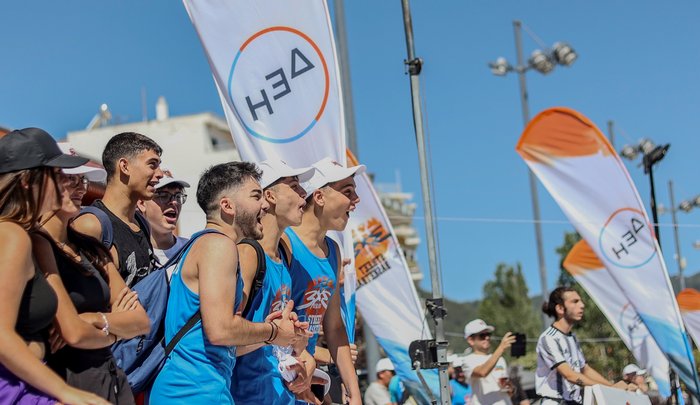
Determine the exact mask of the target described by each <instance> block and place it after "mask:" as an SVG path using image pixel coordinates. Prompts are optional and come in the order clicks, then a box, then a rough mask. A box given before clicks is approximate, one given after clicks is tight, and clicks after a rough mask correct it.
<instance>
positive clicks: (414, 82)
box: [401, 0, 450, 405]
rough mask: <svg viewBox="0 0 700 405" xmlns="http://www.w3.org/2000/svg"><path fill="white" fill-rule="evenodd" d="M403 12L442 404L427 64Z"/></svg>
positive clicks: (445, 399) (404, 2) (445, 398)
mask: <svg viewBox="0 0 700 405" xmlns="http://www.w3.org/2000/svg"><path fill="white" fill-rule="evenodd" d="M401 6H402V9H403V22H404V31H405V33H406V50H407V53H408V59H407V60H406V61H405V63H406V66H407V68H408V74H409V76H410V79H411V99H412V102H413V124H414V126H415V131H416V143H417V144H418V161H419V164H420V178H421V188H422V189H423V210H424V212H425V227H426V234H427V239H428V260H429V263H430V281H431V285H432V299H429V300H426V306H427V307H428V309H429V310H430V312H431V314H432V316H433V320H434V321H435V340H436V343H437V361H438V363H439V368H438V375H439V380H440V403H441V404H443V405H449V404H450V391H449V378H448V375H447V341H446V340H445V328H444V324H443V319H444V317H445V311H444V306H443V302H442V286H441V284H440V269H439V268H438V260H437V243H436V239H435V225H434V222H433V205H432V199H431V192H430V183H429V180H428V179H429V174H428V164H427V154H426V145H425V137H424V132H423V112H422V110H421V98H420V81H419V78H418V76H419V75H420V71H421V67H422V65H423V61H422V60H421V59H420V58H416V56H415V50H414V44H413V22H412V21H411V10H410V6H409V4H408V0H401Z"/></svg>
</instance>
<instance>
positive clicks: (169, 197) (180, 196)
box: [153, 191, 187, 205]
mask: <svg viewBox="0 0 700 405" xmlns="http://www.w3.org/2000/svg"><path fill="white" fill-rule="evenodd" d="M173 200H175V202H177V203H178V204H180V205H183V204H185V201H187V194H185V193H175V194H172V193H169V192H167V191H159V192H157V193H155V194H153V201H155V202H156V203H158V204H168V203H169V202H170V201H173Z"/></svg>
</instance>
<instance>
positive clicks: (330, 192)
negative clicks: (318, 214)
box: [314, 177, 360, 231]
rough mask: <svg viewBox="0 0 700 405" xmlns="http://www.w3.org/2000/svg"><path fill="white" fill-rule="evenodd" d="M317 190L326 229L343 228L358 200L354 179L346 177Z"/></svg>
mask: <svg viewBox="0 0 700 405" xmlns="http://www.w3.org/2000/svg"><path fill="white" fill-rule="evenodd" d="M317 191H318V192H320V193H322V196H321V197H322V198H321V200H322V204H323V220H324V221H325V222H326V224H327V229H328V230H331V231H343V230H345V226H346V225H347V224H348V219H350V212H352V211H354V210H355V207H357V204H358V203H359V202H360V197H359V196H358V195H357V192H356V190H355V179H354V178H353V177H348V178H345V179H343V180H339V181H336V182H334V183H330V184H328V185H327V186H325V187H322V188H321V189H319V190H317ZM314 193H316V191H315V192H314Z"/></svg>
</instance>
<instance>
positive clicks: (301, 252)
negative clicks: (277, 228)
mask: <svg viewBox="0 0 700 405" xmlns="http://www.w3.org/2000/svg"><path fill="white" fill-rule="evenodd" d="M313 167H314V169H315V170H314V172H313V176H312V177H311V179H310V180H309V181H308V182H306V183H304V184H303V187H304V190H305V191H306V193H307V202H306V206H305V207H304V214H303V216H302V221H301V225H299V226H296V227H292V228H288V229H287V230H286V231H285V236H284V237H283V240H284V241H285V243H288V245H289V246H290V247H291V251H292V263H291V266H290V274H291V276H292V299H293V300H294V303H295V311H296V313H297V315H298V316H299V320H300V321H306V322H309V332H311V333H313V334H314V335H313V337H311V338H309V343H308V345H307V350H308V351H309V352H310V353H312V354H313V353H315V351H316V341H317V340H318V333H319V332H320V331H321V328H323V333H324V335H325V338H326V341H327V342H328V350H329V352H330V355H331V357H332V359H333V361H334V362H335V364H336V366H337V367H338V371H339V372H340V376H341V378H342V380H343V383H344V384H345V388H346V390H347V393H348V394H349V396H350V403H351V404H353V405H354V404H361V403H362V396H361V393H360V388H359V386H358V383H357V374H356V372H355V366H354V364H353V361H352V354H351V351H350V345H349V344H348V336H347V332H346V331H345V326H344V325H343V320H342V318H341V315H340V293H339V290H338V272H339V271H340V268H341V262H342V259H341V257H340V250H339V249H338V245H337V244H336V243H335V242H333V240H332V239H330V238H329V237H327V236H326V233H327V232H328V231H343V230H344V229H345V226H346V225H347V223H348V219H349V217H350V212H351V211H353V210H354V209H355V207H356V206H357V204H358V203H359V202H360V197H358V195H357V193H356V192H355V180H354V178H353V177H354V176H355V175H356V174H359V173H362V172H363V171H364V170H365V167H364V166H362V165H360V166H354V167H344V166H342V165H340V164H338V163H337V162H334V161H333V160H332V159H330V158H326V159H322V160H320V161H318V162H316V163H314V165H313Z"/></svg>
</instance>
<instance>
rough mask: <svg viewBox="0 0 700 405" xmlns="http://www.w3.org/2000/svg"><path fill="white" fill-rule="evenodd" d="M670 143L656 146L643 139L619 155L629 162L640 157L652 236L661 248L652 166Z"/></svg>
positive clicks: (661, 157)
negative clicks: (648, 191)
mask: <svg viewBox="0 0 700 405" xmlns="http://www.w3.org/2000/svg"><path fill="white" fill-rule="evenodd" d="M670 147H671V144H670V143H667V144H665V145H656V144H654V142H652V141H651V140H649V139H646V138H643V139H641V140H640V141H639V143H638V144H637V145H625V146H624V147H623V148H622V150H621V151H620V155H621V156H622V157H624V158H626V159H629V160H635V159H636V158H637V156H638V155H639V154H641V155H642V166H644V174H648V175H649V186H650V189H651V215H652V217H653V219H654V234H656V240H657V242H658V243H659V248H661V235H659V212H658V209H657V207H656V192H655V190H654V165H655V164H656V163H658V162H660V161H661V160H662V159H663V158H664V156H666V152H668V148H670Z"/></svg>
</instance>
